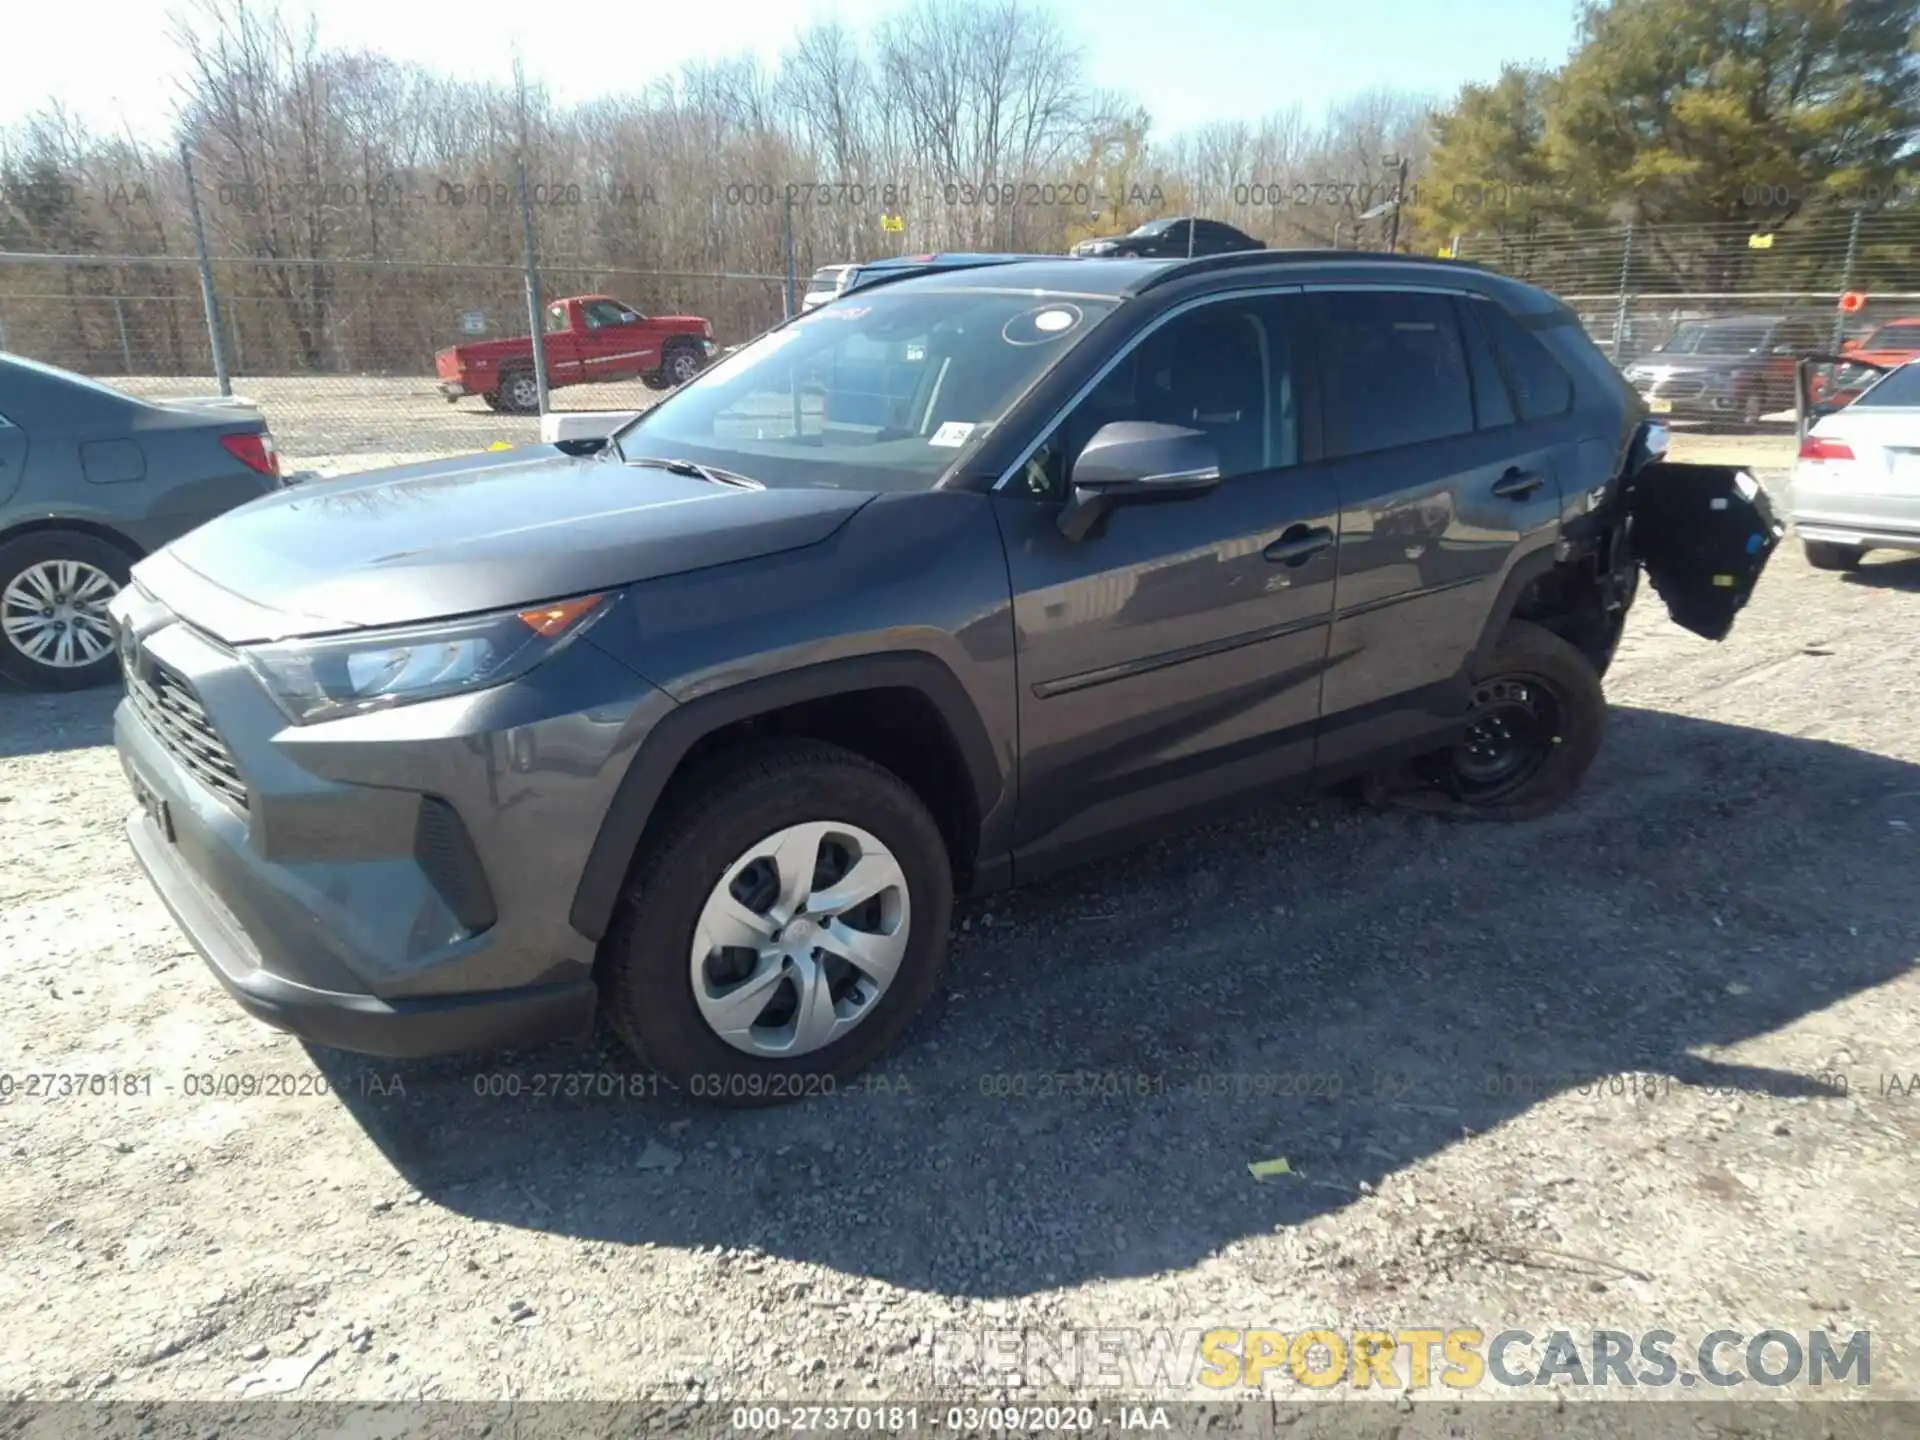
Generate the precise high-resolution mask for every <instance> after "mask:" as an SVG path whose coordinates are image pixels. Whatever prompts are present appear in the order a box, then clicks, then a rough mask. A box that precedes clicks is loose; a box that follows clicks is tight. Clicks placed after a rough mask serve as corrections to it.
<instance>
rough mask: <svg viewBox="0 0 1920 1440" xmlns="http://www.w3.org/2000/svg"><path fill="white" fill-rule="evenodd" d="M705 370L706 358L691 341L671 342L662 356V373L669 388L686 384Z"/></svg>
mask: <svg viewBox="0 0 1920 1440" xmlns="http://www.w3.org/2000/svg"><path fill="white" fill-rule="evenodd" d="M705 368H706V357H705V356H703V355H702V354H701V353H700V347H699V346H698V345H695V344H693V343H692V342H691V341H687V340H674V341H670V342H669V343H668V345H667V348H666V350H665V352H664V353H662V355H661V356H660V371H661V374H662V375H663V376H664V377H665V378H666V381H667V385H668V387H669V388H671V387H673V386H676V385H684V384H686V383H687V382H688V381H689V380H691V379H693V377H694V376H696V375H698V374H699V373H700V372H701V371H702V370H703V369H705Z"/></svg>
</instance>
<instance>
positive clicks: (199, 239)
mask: <svg viewBox="0 0 1920 1440" xmlns="http://www.w3.org/2000/svg"><path fill="white" fill-rule="evenodd" d="M180 168H181V169H182V170H183V171H185V172H186V177H187V214H188V216H189V218H191V220H192V221H193V248H194V252H195V253H196V254H197V255H198V256H199V257H200V303H201V304H202V305H204V306H205V307H206V311H207V347H208V349H209V350H210V351H211V353H212V356H213V376H214V379H216V380H218V381H219V382H220V393H221V394H222V395H231V394H233V379H232V377H231V376H229V375H228V374H227V352H226V348H225V347H224V346H223V345H222V344H221V343H220V300H219V298H218V296H216V295H215V294H214V289H213V260H212V258H211V257H210V256H209V255H208V254H207V228H206V226H204V225H203V224H201V223H200V190H199V187H198V186H197V185H196V184H195V182H194V178H193V154H192V151H191V149H190V148H189V147H188V144H187V142H186V141H185V140H182V141H181V142H180Z"/></svg>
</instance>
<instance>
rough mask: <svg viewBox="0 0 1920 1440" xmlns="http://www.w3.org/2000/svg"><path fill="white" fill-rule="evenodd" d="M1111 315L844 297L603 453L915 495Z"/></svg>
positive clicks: (989, 296) (1088, 305) (771, 336)
mask: <svg viewBox="0 0 1920 1440" xmlns="http://www.w3.org/2000/svg"><path fill="white" fill-rule="evenodd" d="M1116 303H1117V302H1116V301H1114V300H1111V299H1088V298H1086V297H1083V296H1073V297H1071V298H1068V297H1064V296H1059V297H1049V296H1045V295H1036V294H1035V293H1034V292H1032V291H1030V290H1029V291H1022V292H1019V293H1013V294H1008V293H1001V292H998V291H992V290H977V289H967V290H948V291H925V290H922V291H912V292H901V291H893V290H880V291H878V292H868V294H866V295H860V296H848V297H846V298H843V299H841V300H836V301H833V302H830V303H829V304H826V305H823V306H821V307H820V308H819V309H817V310H812V311H809V312H808V313H807V314H805V315H804V316H801V317H799V318H796V319H794V320H793V321H791V322H789V323H788V324H786V325H784V326H782V327H781V328H780V329H778V330H772V331H769V332H768V333H767V334H765V335H762V336H761V337H760V338H759V339H758V340H755V341H754V342H753V343H752V344H750V345H747V346H745V347H744V348H742V349H741V350H739V351H737V352H735V353H734V354H733V355H730V356H728V357H727V358H726V359H725V360H722V361H721V362H720V363H719V364H717V365H715V366H713V367H712V368H711V369H709V370H707V371H705V372H704V373H702V374H701V375H700V376H699V377H698V378H696V379H694V380H692V381H690V382H689V383H688V384H686V385H684V386H682V387H681V388H680V389H679V390H677V391H675V392H674V393H673V394H672V395H671V396H670V397H668V398H667V399H666V400H664V401H662V402H661V403H660V404H659V405H656V406H655V407H654V408H653V409H651V410H649V411H647V412H646V413H645V414H643V415H642V416H641V417H640V418H639V419H638V420H636V421H634V422H633V423H632V424H630V425H629V426H628V427H627V428H626V429H625V430H623V431H621V432H620V434H619V436H618V437H617V448H618V450H619V452H620V455H621V458H623V459H626V460H640V459H657V460H691V461H694V462H695V463H697V464H701V465H711V466H714V467H716V468H718V469H722V470H727V471H731V472H733V473H735V474H738V475H742V476H744V477H746V478H747V479H749V480H755V481H758V482H759V483H760V484H762V485H769V486H822V487H828V488H835V489H842V488H844V489H853V490H919V489H925V488H927V487H928V486H930V485H932V484H933V482H934V481H935V480H937V479H938V478H939V477H940V476H941V475H942V474H943V473H944V472H945V471H946V470H947V469H948V468H950V467H951V466H952V464H953V462H954V461H955V460H957V459H958V458H960V453H961V451H962V450H964V449H965V448H967V447H968V446H970V445H972V444H974V443H975V442H977V441H978V440H980V439H981V438H982V437H984V436H985V435H986V434H987V432H988V431H989V430H991V429H992V428H993V426H994V425H995V424H996V423H998V421H999V420H1000V418H1001V417H1002V416H1003V415H1005V414H1006V412H1007V410H1008V409H1009V408H1010V407H1011V406H1012V405H1013V403H1014V401H1016V400H1017V399H1019V398H1020V396H1021V395H1022V394H1024V393H1025V392H1026V390H1027V389H1028V387H1029V386H1031V385H1032V384H1033V382H1034V381H1035V380H1037V379H1038V378H1039V377H1040V376H1041V375H1042V374H1043V373H1044V372H1045V371H1047V370H1048V369H1050V368H1051V367H1052V366H1054V365H1056V364H1058V363H1059V361H1060V359H1061V358H1062V357H1063V356H1064V355H1066V354H1067V352H1068V351H1070V350H1071V349H1072V348H1073V347H1074V346H1075V345H1077V344H1079V343H1080V342H1081V341H1082V340H1083V339H1085V338H1086V336H1087V335H1088V333H1089V332H1091V331H1092V330H1093V328H1094V327H1095V326H1096V325H1098V324H1099V323H1100V321H1101V320H1103V319H1105V318H1106V317H1107V315H1109V314H1110V313H1112V311H1113V308H1114V306H1115V304H1116Z"/></svg>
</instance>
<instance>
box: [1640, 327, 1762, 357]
mask: <svg viewBox="0 0 1920 1440" xmlns="http://www.w3.org/2000/svg"><path fill="white" fill-rule="evenodd" d="M1767 332H1768V327H1767V326H1765V325H1682V326H1681V327H1680V328H1679V329H1678V330H1676V331H1674V332H1673V339H1671V340H1669V341H1668V342H1667V343H1666V344H1664V345H1662V346H1661V347H1660V350H1661V353H1662V354H1666V355H1751V354H1753V353H1754V352H1755V351H1757V350H1759V349H1760V348H1761V347H1762V346H1763V345H1765V344H1766V343H1767Z"/></svg>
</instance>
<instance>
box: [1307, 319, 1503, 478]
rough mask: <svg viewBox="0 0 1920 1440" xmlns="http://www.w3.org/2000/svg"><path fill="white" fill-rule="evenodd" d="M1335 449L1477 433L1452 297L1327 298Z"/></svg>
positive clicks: (1345, 451) (1353, 450)
mask: <svg viewBox="0 0 1920 1440" xmlns="http://www.w3.org/2000/svg"><path fill="white" fill-rule="evenodd" d="M1322 304H1323V307H1324V308H1323V309H1322V310H1321V331H1322V338H1323V344H1324V347H1325V354H1326V357H1327V360H1326V377H1327V389H1328V396H1327V411H1328V416H1329V420H1330V428H1331V430H1332V432H1333V433H1332V434H1330V435H1329V436H1328V437H1327V440H1328V447H1329V449H1330V451H1331V452H1332V453H1334V454H1337V455H1365V454H1369V453H1371V452H1373V451H1376V450H1391V449H1393V448H1395V447H1396V446H1400V445H1417V444H1419V443H1421V442H1422V441H1426V440H1441V439H1445V438H1446V437H1448V436H1450V435H1465V434H1468V433H1469V432H1471V431H1472V429H1473V386H1472V384H1471V382H1470V381H1469V380H1468V378H1467V373H1468V372H1467V357H1466V351H1465V348H1464V347H1463V346H1462V344H1461V340H1460V327H1459V323H1458V321H1457V320H1456V319H1455V318H1454V313H1453V305H1452V303H1451V302H1450V301H1449V300H1448V299H1447V297H1446V296H1444V295H1432V294H1425V293H1420V292H1413V291H1395V290H1371V291H1350V292H1346V293H1339V292H1335V293H1330V294H1327V295H1325V296H1323V297H1322Z"/></svg>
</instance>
